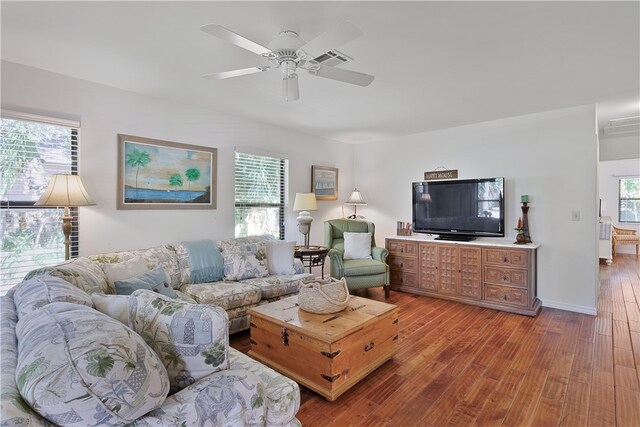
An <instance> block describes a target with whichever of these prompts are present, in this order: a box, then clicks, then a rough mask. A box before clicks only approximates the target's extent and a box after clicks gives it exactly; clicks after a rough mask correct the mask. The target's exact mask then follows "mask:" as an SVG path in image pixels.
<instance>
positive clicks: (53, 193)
mask: <svg viewBox="0 0 640 427" xmlns="http://www.w3.org/2000/svg"><path fill="white" fill-rule="evenodd" d="M35 205H36V206H91V205H95V203H93V200H91V197H89V194H88V193H87V190H85V189H84V185H82V181H80V177H79V176H78V175H65V174H59V175H51V180H50V181H49V185H48V186H47V188H46V189H45V190H44V193H42V195H41V196H40V199H38V201H37V202H36V203H35Z"/></svg>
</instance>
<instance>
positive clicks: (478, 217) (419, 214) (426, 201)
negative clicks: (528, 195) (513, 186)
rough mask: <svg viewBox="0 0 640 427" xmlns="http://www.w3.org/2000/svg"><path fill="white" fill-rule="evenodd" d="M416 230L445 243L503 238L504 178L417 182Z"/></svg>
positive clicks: (414, 220) (414, 201)
mask: <svg viewBox="0 0 640 427" xmlns="http://www.w3.org/2000/svg"><path fill="white" fill-rule="evenodd" d="M413 230H414V231H415V232H417V233H429V234H438V237H437V238H438V239H442V240H473V239H475V238H476V237H504V178H483V179H461V180H452V181H424V182H414V183H413Z"/></svg>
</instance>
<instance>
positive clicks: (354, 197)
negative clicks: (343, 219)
mask: <svg viewBox="0 0 640 427" xmlns="http://www.w3.org/2000/svg"><path fill="white" fill-rule="evenodd" d="M344 204H345V205H348V206H353V215H351V216H349V218H352V219H356V218H364V217H363V216H358V206H367V202H365V201H364V197H362V193H361V192H360V190H358V189H357V188H354V189H353V191H352V192H351V195H350V196H349V198H348V199H347V201H346V202H344Z"/></svg>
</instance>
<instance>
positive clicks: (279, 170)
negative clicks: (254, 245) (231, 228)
mask: <svg viewBox="0 0 640 427" xmlns="http://www.w3.org/2000/svg"><path fill="white" fill-rule="evenodd" d="M287 174H288V160H286V159H283V158H279V157H270V156H263V155H257V154H248V153H240V152H237V151H236V161H235V181H236V189H235V193H236V194H235V199H236V203H235V206H236V212H235V217H236V233H235V234H236V237H245V236H255V235H260V234H271V235H273V236H275V237H276V238H278V239H284V217H285V212H284V210H285V205H286V194H287Z"/></svg>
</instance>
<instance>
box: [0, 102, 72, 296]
mask: <svg viewBox="0 0 640 427" xmlns="http://www.w3.org/2000/svg"><path fill="white" fill-rule="evenodd" d="M73 125H75V123H73V122H67V121H62V120H58V119H50V120H48V118H44V117H41V116H33V115H26V114H25V115H22V114H15V113H5V112H4V111H3V113H2V118H1V119H0V145H1V147H2V150H1V151H0V166H1V167H0V223H1V224H2V227H1V229H0V294H4V293H6V291H7V290H8V289H9V288H11V287H12V286H14V285H15V284H17V283H19V282H20V281H21V280H22V278H23V277H24V275H25V274H26V273H28V272H29V271H31V270H33V269H34V268H38V267H42V266H46V265H51V264H56V263H59V262H61V261H64V243H63V241H64V236H63V233H62V226H61V218H62V214H63V209H62V208H49V207H35V206H33V205H34V203H35V202H36V201H37V200H38V198H39V197H40V194H41V193H42V192H43V191H44V189H45V188H46V186H47V184H48V182H49V177H50V176H51V175H53V174H58V173H69V174H77V173H78V136H79V128H78V127H77V126H76V127H74V126H73ZM78 125H79V124H78ZM71 215H72V218H73V220H72V222H73V230H72V234H71V256H77V255H78V210H77V209H76V208H72V209H71Z"/></svg>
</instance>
